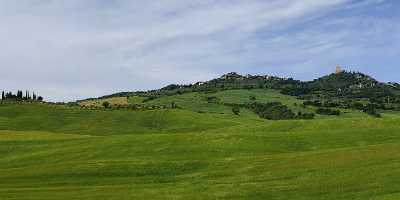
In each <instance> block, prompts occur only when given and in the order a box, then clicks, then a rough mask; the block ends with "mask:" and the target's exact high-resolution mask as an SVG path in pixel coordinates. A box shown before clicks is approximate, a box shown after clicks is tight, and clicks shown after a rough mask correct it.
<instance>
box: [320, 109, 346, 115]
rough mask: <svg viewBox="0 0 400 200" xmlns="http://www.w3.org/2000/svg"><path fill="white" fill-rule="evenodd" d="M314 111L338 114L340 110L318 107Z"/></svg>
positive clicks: (321, 113) (322, 113)
mask: <svg viewBox="0 0 400 200" xmlns="http://www.w3.org/2000/svg"><path fill="white" fill-rule="evenodd" d="M316 112H317V114H320V115H340V110H332V109H329V108H318V109H317V111H316Z"/></svg>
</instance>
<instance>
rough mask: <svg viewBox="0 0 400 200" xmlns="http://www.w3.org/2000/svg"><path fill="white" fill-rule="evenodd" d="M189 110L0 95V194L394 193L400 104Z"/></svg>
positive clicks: (374, 196)
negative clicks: (366, 111)
mask: <svg viewBox="0 0 400 200" xmlns="http://www.w3.org/2000/svg"><path fill="white" fill-rule="evenodd" d="M232 93H235V92H234V91H233V92H232ZM185 95H186V94H185ZM192 95H193V96H189V97H187V98H188V99H190V98H200V97H197V96H196V94H192ZM217 95H222V97H221V98H223V100H224V101H233V100H235V101H236V100H237V99H239V100H240V96H241V95H243V94H239V95H238V96H239V97H235V98H234V99H233V100H230V99H229V98H226V96H231V95H233V94H229V95H226V94H224V93H221V94H217ZM234 95H237V94H234ZM166 98H172V97H166ZM174 98H176V97H174ZM185 98H186V97H185ZM185 98H183V100H180V101H181V102H180V103H181V105H184V104H183V103H184V102H185V101H186V102H188V103H187V106H190V104H189V102H190V100H186V99H185ZM200 99H202V98H200ZM246 99H247V98H243V101H245V100H246ZM257 99H259V100H262V99H263V97H262V96H259V97H257ZM265 99H267V97H265ZM175 100H176V99H175ZM155 101H159V102H162V101H164V102H167V100H165V99H158V100H155ZM240 101H242V100H240ZM287 101H289V102H290V103H291V102H292V101H295V100H293V99H292V100H290V99H288V100H287ZM178 104H179V103H178ZM206 107H207V106H206V105H204V107H202V105H200V106H198V108H204V109H205V108H206ZM193 109H194V107H192V109H187V110H182V109H178V110H155V111H128V110H108V111H94V110H81V109H77V108H67V107H62V106H48V105H0V199H1V200H9V199H10V200H11V199H21V200H22V199H23V200H33V199H35V200H46V199H49V200H50V199H51V200H53V199H96V200H98V199H115V200H124V199H174V200H175V199H263V200H264V199H272V200H275V199H277V200H278V199H279V200H287V199H294V200H314V199H315V200H321V199H325V200H331V199H332V200H342V199H343V200H344V199H346V200H347V199H352V200H353V199H359V200H397V199H400V134H399V133H400V118H399V117H398V116H400V115H399V114H398V113H387V114H384V115H383V116H384V117H383V118H382V119H374V118H370V117H357V118H355V117H354V118H351V117H350V118H349V117H339V118H330V119H316V120H308V121H306V120H296V121H293V120H292V121H267V120H262V119H259V118H256V117H252V116H250V117H245V116H234V115H231V114H219V113H218V112H215V113H197V112H193ZM210 109H214V108H210ZM218 109H219V108H218Z"/></svg>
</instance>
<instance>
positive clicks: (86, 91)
mask: <svg viewBox="0 0 400 200" xmlns="http://www.w3.org/2000/svg"><path fill="white" fill-rule="evenodd" d="M347 2H348V1H347V0H330V1H320V0H275V1H264V0H246V1H245V0H229V1H228V0H220V1H215V0H195V1H184V0H158V1H149V2H144V1H139V0H137V1H128V0H113V1H111V0H110V1H108V0H107V1H106V0H88V1H81V0H65V1H54V0H20V1H18V2H17V1H14V0H0V44H2V47H3V48H2V49H1V50H0V66H1V68H2V71H3V73H5V74H6V77H3V78H2V81H1V82H0V84H1V87H2V88H3V89H15V88H21V89H22V88H27V87H32V88H37V89H36V90H38V91H39V92H42V93H43V95H45V96H49V97H50V98H51V99H52V100H72V99H76V98H85V97H91V96H99V95H103V94H108V93H111V92H113V91H121V90H137V89H154V88H157V87H160V86H162V85H164V84H167V83H173V82H178V83H187V82H192V81H197V80H206V79H209V78H213V77H215V76H216V75H217V74H221V73H224V72H228V71H234V70H240V71H250V72H252V71H257V70H258V69H260V66H256V67H254V68H251V69H248V68H245V67H246V66H248V67H252V66H254V65H258V64H260V65H261V64H265V65H266V66H267V67H268V66H272V65H277V64H278V63H281V66H282V65H286V64H298V66H302V65H303V63H310V61H309V59H310V58H311V57H313V56H317V55H321V53H326V52H328V51H330V50H332V49H337V48H342V46H343V44H342V43H341V42H343V41H342V40H343V39H344V38H347V37H348V35H349V32H346V31H341V32H339V33H337V34H336V33H335V34H332V33H326V32H324V31H323V30H318V29H315V28H313V27H311V28H310V30H301V28H300V30H296V31H293V30H292V31H290V30H289V29H290V28H291V27H293V26H296V25H298V24H302V23H306V22H307V21H310V20H311V19H314V18H317V17H321V16H324V15H325V14H327V13H329V12H330V11H334V10H335V9H339V8H341V6H343V5H346V6H348V4H346V3H347ZM347 21H348V20H346V22H347ZM286 31H287V32H286ZM269 33H271V34H272V33H273V34H272V36H264V34H267V35H268V34H269ZM269 69H270V70H269V71H271V72H276V73H283V72H285V71H288V70H289V69H290V68H281V69H271V68H269ZM265 71H266V70H265ZM266 72H268V71H266ZM15 77H20V78H19V79H18V80H16V78H15Z"/></svg>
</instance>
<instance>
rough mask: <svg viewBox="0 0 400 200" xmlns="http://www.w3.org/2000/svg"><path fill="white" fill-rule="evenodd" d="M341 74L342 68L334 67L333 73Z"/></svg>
mask: <svg viewBox="0 0 400 200" xmlns="http://www.w3.org/2000/svg"><path fill="white" fill-rule="evenodd" d="M342 72H343V69H342V67H340V66H336V71H335V73H336V74H340V73H342Z"/></svg>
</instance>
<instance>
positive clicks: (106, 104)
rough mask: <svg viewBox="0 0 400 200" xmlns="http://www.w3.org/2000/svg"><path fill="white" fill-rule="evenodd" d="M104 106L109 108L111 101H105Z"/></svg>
mask: <svg viewBox="0 0 400 200" xmlns="http://www.w3.org/2000/svg"><path fill="white" fill-rule="evenodd" d="M102 105H103V107H104V108H109V107H110V103H109V102H108V101H105V102H103V104H102Z"/></svg>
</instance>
